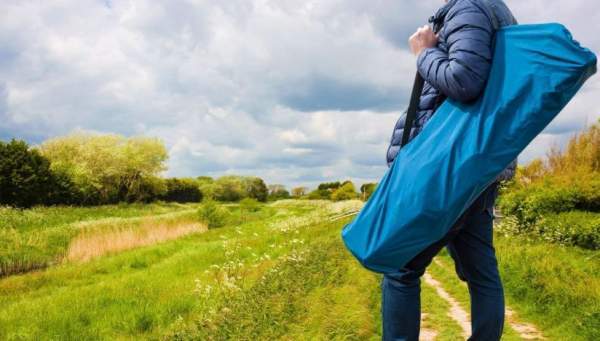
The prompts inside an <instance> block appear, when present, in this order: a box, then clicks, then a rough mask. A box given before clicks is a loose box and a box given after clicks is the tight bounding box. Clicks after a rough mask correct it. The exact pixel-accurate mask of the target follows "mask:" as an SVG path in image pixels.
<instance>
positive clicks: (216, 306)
mask: <svg viewBox="0 0 600 341" xmlns="http://www.w3.org/2000/svg"><path fill="white" fill-rule="evenodd" d="M220 205H222V206H223V207H225V208H226V209H227V210H228V211H229V212H230V214H231V217H233V218H230V219H228V220H227V221H226V223H225V225H224V226H223V227H220V228H211V229H206V228H201V226H200V227H199V228H198V229H197V230H194V231H192V232H189V233H183V234H181V235H178V236H176V237H174V238H171V239H169V238H166V239H162V240H161V239H157V240H151V241H149V242H147V243H145V244H144V243H142V244H135V243H134V244H132V245H130V247H128V248H123V249H118V250H116V249H113V250H108V251H107V252H100V253H98V254H96V255H94V256H93V257H89V258H87V259H81V258H74V259H69V258H68V257H66V255H67V254H68V252H66V251H65V252H62V253H54V255H53V256H52V257H54V258H53V259H55V260H57V261H55V262H53V263H48V264H46V266H45V268H44V269H41V270H34V269H30V270H27V271H26V273H23V274H13V275H10V276H5V277H4V278H2V279H0V339H2V340H40V339H54V340H82V339H85V340H108V339H110V340H114V339H117V340H118V339H156V340H158V339H165V340H194V339H195V340H228V339H234V340H251V339H252V340H272V339H283V340H378V339H380V338H381V327H380V324H381V321H380V315H379V309H380V291H379V281H380V277H379V275H376V274H373V273H371V272H369V271H367V270H364V269H363V268H362V267H361V266H360V265H359V264H358V263H357V262H356V261H355V260H354V259H353V258H352V256H351V255H350V254H349V253H348V252H347V251H346V250H345V248H344V247H343V245H342V242H341V240H340V237H339V233H340V230H341V228H342V227H343V225H344V224H345V223H347V222H348V221H350V219H352V212H355V211H356V210H358V209H359V208H360V207H361V206H362V202H360V201H358V200H351V201H341V202H337V203H334V202H330V201H322V200H282V201H277V202H274V203H269V204H261V205H260V206H259V208H258V209H256V210H253V211H252V212H242V211H241V210H240V208H239V205H237V204H220ZM196 208H197V204H196V205H192V204H190V205H178V204H173V205H171V204H155V205H148V206H143V205H122V206H109V207H97V208H89V209H81V210H90V211H95V212H93V213H90V214H89V215H86V214H85V213H82V212H79V211H78V210H80V209H73V208H54V209H48V212H49V213H48V214H49V215H50V216H52V214H53V213H55V212H57V210H58V212H60V210H65V211H64V212H67V211H69V210H73V211H72V213H70V214H58V213H56V216H57V217H56V218H49V219H48V220H44V219H42V218H40V217H43V215H44V213H40V210H41V211H43V209H32V210H31V212H30V211H27V210H25V211H21V212H19V213H18V214H19V215H21V218H13V221H22V222H23V223H22V225H12V226H19V228H20V232H19V233H26V231H29V230H31V231H35V230H36V229H38V231H42V230H44V229H53V228H54V227H52V226H53V223H51V221H52V220H51V219H56V220H54V222H55V223H57V226H63V227H62V228H63V229H66V230H69V231H71V230H73V231H75V232H73V231H71V232H70V237H69V241H68V242H67V243H65V245H66V246H65V247H63V248H62V249H63V250H70V245H74V244H76V243H78V241H80V240H85V238H84V237H82V236H87V237H88V240H90V239H89V237H90V236H99V235H100V236H103V237H102V238H104V239H101V240H110V239H111V238H112V239H113V242H115V243H116V242H117V241H118V240H121V239H127V238H130V237H127V234H123V233H115V232H114V231H115V229H117V230H121V229H118V228H116V227H115V226H117V225H119V224H120V223H124V225H126V226H127V227H123V228H122V230H125V231H132V230H136V229H148V228H149V227H148V226H152V225H153V224H151V223H147V222H148V221H151V222H152V221H153V220H152V219H156V221H162V222H163V223H164V221H168V220H169V219H172V221H171V222H172V224H171V223H168V224H166V225H168V226H170V227H175V226H179V225H181V224H192V223H194V224H199V225H202V223H201V222H199V221H198V218H197V214H196ZM36 210H37V211H36ZM4 213H5V214H6V212H4ZM88 213H89V212H88ZM11 214H16V213H14V212H13V213H11ZM59 217H62V218H59ZM86 217H89V218H86ZM168 217H171V218H168ZM19 219H20V220H19ZM115 219H116V220H115ZM132 219H133V222H132V221H131V220H132ZM149 219H150V220H149ZM42 221H46V223H42ZM142 221H145V222H146V223H141V222H142ZM36 224H38V225H36ZM105 224H106V225H105ZM156 225H160V224H156ZM163 225H165V224H163ZM65 226H66V227H65ZM82 226H85V227H82ZM2 229H4V230H6V229H7V227H6V226H3V227H2ZM86 229H91V230H86ZM501 230H502V229H499V231H501ZM82 231H88V232H87V233H82ZM94 231H102V233H100V232H98V233H96V232H94ZM106 231H111V232H110V233H108V234H107V233H106ZM143 235H147V231H146V232H145V233H141V234H139V235H137V236H138V237H137V238H133V239H134V240H135V239H143V238H142V237H141V236H143ZM82 238H83V239H82ZM40 239H41V238H40ZM91 240H96V241H97V240H98V239H91ZM3 243H5V244H8V243H10V241H7V240H3ZM109 244H111V243H109ZM113 244H114V243H113ZM117 244H118V243H117ZM40 245H41V244H40ZM496 247H497V252H498V256H499V261H500V267H501V272H502V276H503V279H504V283H505V287H506V294H507V301H508V302H507V303H508V305H509V308H510V318H507V322H506V328H505V336H504V339H505V340H520V339H524V338H529V339H535V338H542V337H543V338H546V339H556V340H594V339H598V338H599V337H600V335H599V334H598V333H599V331H598V328H597V326H598V323H599V322H600V317H599V315H598V312H599V311H600V309H599V308H600V275H599V274H600V265H599V262H598V251H597V250H585V249H581V248H578V247H574V246H566V245H560V244H556V243H550V242H548V241H544V240H539V239H532V238H528V237H527V236H525V235H512V234H508V233H498V234H497V235H496ZM57 255H61V256H58V257H57ZM52 257H50V258H52ZM50 258H49V259H50ZM453 271H454V270H453V263H452V260H451V259H450V258H449V257H448V255H447V254H445V253H443V254H441V255H439V256H438V257H436V261H435V262H434V264H433V265H432V266H431V267H430V269H429V270H428V274H427V276H428V277H427V278H426V280H425V281H424V284H423V286H422V287H423V289H422V290H423V292H422V295H423V316H422V327H423V332H422V337H423V339H431V340H433V339H437V340H456V339H461V338H462V339H464V338H466V336H467V335H468V329H466V328H468V318H469V303H468V291H467V289H466V287H465V285H464V283H462V282H460V281H459V280H458V279H457V278H456V276H455V275H454V273H453ZM440 290H441V291H440ZM444 293H445V294H444Z"/></svg>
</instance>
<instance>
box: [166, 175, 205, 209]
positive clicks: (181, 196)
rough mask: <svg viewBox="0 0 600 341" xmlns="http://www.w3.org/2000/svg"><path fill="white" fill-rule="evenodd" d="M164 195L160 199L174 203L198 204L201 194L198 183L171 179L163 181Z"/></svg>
mask: <svg viewBox="0 0 600 341" xmlns="http://www.w3.org/2000/svg"><path fill="white" fill-rule="evenodd" d="M165 183H166V187H167V190H166V193H165V194H164V195H163V196H162V197H161V199H162V200H165V201H175V202H181V203H185V202H200V201H202V192H200V189H199V188H198V183H197V182H196V181H195V180H194V179H189V178H183V179H178V178H171V179H167V180H165Z"/></svg>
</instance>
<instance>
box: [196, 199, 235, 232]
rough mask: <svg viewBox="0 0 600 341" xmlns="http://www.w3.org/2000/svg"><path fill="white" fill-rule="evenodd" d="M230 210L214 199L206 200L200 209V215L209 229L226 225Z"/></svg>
mask: <svg viewBox="0 0 600 341" xmlns="http://www.w3.org/2000/svg"><path fill="white" fill-rule="evenodd" d="M228 216H229V211H227V210H226V209H225V208H223V207H222V206H220V205H219V204H218V203H217V202H216V201H214V200H212V199H208V200H204V202H203V203H202V205H201V206H200V208H199V209H198V217H199V219H200V221H201V222H203V223H205V224H206V226H207V227H208V228H209V229H212V228H217V227H221V226H223V225H225V223H226V222H227V218H228Z"/></svg>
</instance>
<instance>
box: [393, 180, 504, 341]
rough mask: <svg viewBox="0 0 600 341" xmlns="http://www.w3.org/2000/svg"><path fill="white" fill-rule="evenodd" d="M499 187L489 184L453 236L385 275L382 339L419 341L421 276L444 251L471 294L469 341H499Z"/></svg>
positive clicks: (501, 322) (501, 306)
mask: <svg viewBox="0 0 600 341" xmlns="http://www.w3.org/2000/svg"><path fill="white" fill-rule="evenodd" d="M497 196H498V184H497V183H494V184H492V185H490V186H489V187H488V188H487V189H486V190H485V191H484V192H483V193H482V194H481V195H480V196H479V197H478V198H477V199H476V200H475V201H474V202H473V204H472V205H471V206H470V207H469V208H468V209H467V211H466V212H465V213H464V214H463V215H462V216H461V218H460V219H459V220H458V221H457V222H456V224H455V225H454V226H453V227H452V228H451V229H450V231H449V232H448V234H447V235H446V236H445V237H444V238H442V239H441V240H439V241H438V242H436V243H434V244H432V245H431V246H429V247H428V248H426V249H425V250H424V251H423V252H421V253H420V254H418V255H417V256H416V257H415V258H413V259H412V260H411V261H410V262H409V263H408V264H407V265H406V266H405V267H404V268H403V269H401V270H400V271H398V272H396V273H391V274H386V275H384V277H383V281H382V284H381V287H382V307H381V310H382V315H383V316H382V320H383V340H403V341H412V340H415V341H417V340H418V339H419V328H420V317H421V298H420V291H421V287H420V278H421V276H422V275H423V274H424V273H425V268H427V266H428V265H429V264H431V261H432V260H433V257H435V255H436V254H437V253H438V252H439V251H440V250H441V249H442V248H443V247H444V246H446V247H447V248H448V251H449V252H450V255H451V256H452V258H453V259H454V264H455V269H456V273H457V274H458V277H459V278H460V279H461V280H463V281H466V282H467V284H468V287H469V293H470V296H471V329H472V335H471V338H470V339H469V340H486V341H491V340H500V336H501V335H502V327H503V325H504V292H503V289H502V282H501V281H500V275H499V273H498V263H497V261H496V255H495V252H494V246H493V241H492V240H493V238H492V237H493V232H492V227H493V219H494V213H493V210H494V202H495V200H496V197H497Z"/></svg>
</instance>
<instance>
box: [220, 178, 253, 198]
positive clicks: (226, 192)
mask: <svg viewBox="0 0 600 341" xmlns="http://www.w3.org/2000/svg"><path fill="white" fill-rule="evenodd" d="M245 194H246V193H245V190H244V186H243V184H242V179H241V178H240V177H239V176H235V175H226V176H222V177H220V178H218V179H217V180H216V181H215V183H214V194H213V195H214V198H215V199H216V200H219V201H239V200H240V199H242V198H243V197H245V196H246V195H245Z"/></svg>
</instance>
